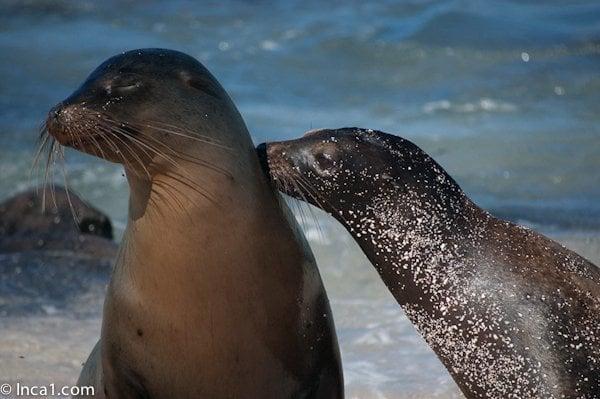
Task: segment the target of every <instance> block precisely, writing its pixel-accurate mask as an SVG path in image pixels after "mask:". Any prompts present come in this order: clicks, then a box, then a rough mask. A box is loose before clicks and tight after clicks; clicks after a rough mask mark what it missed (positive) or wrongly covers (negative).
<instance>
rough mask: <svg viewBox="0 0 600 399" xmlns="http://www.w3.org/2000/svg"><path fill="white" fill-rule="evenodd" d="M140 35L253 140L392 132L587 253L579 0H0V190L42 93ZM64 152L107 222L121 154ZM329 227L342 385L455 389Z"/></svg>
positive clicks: (591, 16)
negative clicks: (235, 112)
mask: <svg viewBox="0 0 600 399" xmlns="http://www.w3.org/2000/svg"><path fill="white" fill-rule="evenodd" d="M141 47H166V48H173V49H178V50H181V51H184V52H187V53H189V54H191V55H193V56H195V57H197V58H198V59H199V60H201V61H202V62H203V63H204V64H205V65H206V66H207V67H208V68H209V69H210V70H211V71H212V72H213V74H214V75H215V76H217V78H218V79H219V80H220V81H221V83H222V85H223V86H224V87H225V88H226V90H228V92H229V93H230V94H231V96H232V98H233V99H234V101H235V102H236V104H237V105H238V107H239V109H240V112H241V113H242V115H243V117H244V119H245V120H246V123H247V125H248V127H249V130H250V132H251V134H252V135H253V138H254V140H255V142H256V143H259V142H262V141H265V140H281V139H286V138H293V137H297V136H299V135H301V134H302V133H303V132H304V131H305V130H308V129H311V128H317V127H342V126H360V127H368V128H373V129H380V130H384V131H386V132H391V133H396V134H399V135H402V136H404V137H407V138H409V139H410V140H412V141H414V142H415V143H417V144H418V145H420V146H421V147H422V148H423V149H424V150H426V151H427V152H429V153H430V154H431V155H432V156H433V157H434V158H435V159H436V160H438V161H439V162H440V163H441V164H442V165H443V166H444V167H445V168H446V169H447V171H448V172H449V173H450V174H451V175H452V176H453V177H455V178H456V180H457V181H458V182H459V183H460V184H461V185H462V187H463V188H464V189H465V191H466V192H467V193H468V194H469V195H470V196H471V197H472V198H474V199H475V200H476V202H478V203H479V204H480V205H482V206H483V207H485V208H487V209H489V210H491V211H492V212H493V213H495V214H497V215H499V216H502V217H505V218H508V219H512V220H516V221H518V222H520V223H524V224H528V225H531V226H533V227H535V228H538V229H540V230H542V231H544V232H547V233H549V234H554V235H555V236H556V237H566V238H564V241H566V242H568V243H571V244H572V245H573V246H574V247H576V248H577V249H579V250H580V251H583V252H584V253H585V254H586V255H587V256H588V257H590V258H591V259H592V260H593V261H596V262H597V260H598V259H600V255H599V254H600V250H599V249H598V248H599V246H598V241H597V240H596V239H595V238H594V237H597V235H598V232H599V231H600V201H599V199H600V73H599V72H600V3H598V2H596V1H570V2H564V1H466V0H464V1H427V0H412V1H332V2H328V3H327V4H324V3H323V2H319V1H300V0H291V1H282V2H277V3H275V2H267V1H255V2H243V1H219V2H193V1H168V2H167V1H164V2H159V1H102V2H96V1H85V0H83V1H77V0H71V1H69V0H62V1H61V0H54V1H49V0H46V1H44V0H39V1H7V0H2V1H0V54H1V56H0V76H2V79H0V198H4V197H6V196H8V195H10V194H12V193H14V192H16V191H19V190H21V189H24V188H25V187H28V186H29V185H32V184H34V181H31V180H29V178H28V172H29V168H30V165H31V161H32V157H33V152H34V147H35V140H36V137H37V129H38V126H39V124H40V122H41V121H42V120H43V119H44V117H45V114H46V112H47V111H48V110H49V109H50V107H51V106H52V105H54V104H55V103H56V102H58V101H60V100H61V99H63V98H65V97H66V96H67V95H68V94H69V93H70V92H72V91H73V90H74V89H75V88H76V87H77V86H78V85H79V84H80V83H81V82H82V81H83V79H84V78H85V77H86V76H87V74H88V73H89V72H91V71H92V70H93V69H94V68H95V67H96V66H97V65H98V64H100V62H102V61H103V60H104V59H106V58H108V57H109V56H111V55H114V54H116V53H119V52H121V51H124V50H129V49H133V48H141ZM67 159H68V162H67V170H68V171H69V181H70V185H71V187H72V189H74V190H75V191H77V192H79V193H80V194H82V196H83V197H84V198H85V199H87V200H88V201H90V202H92V203H93V204H94V205H96V206H97V207H99V208H100V209H102V210H104V211H105V212H107V213H108V214H109V215H110V216H111V217H112V218H113V219H114V220H115V223H116V224H117V227H119V226H122V225H123V223H124V220H125V216H126V209H127V206H126V201H127V186H126V182H125V180H124V178H123V177H122V173H121V169H120V167H119V166H118V165H110V164H107V163H105V162H103V161H99V160H95V159H93V158H91V157H89V156H85V155H81V154H78V153H75V152H74V151H70V152H68V153H67ZM319 217H322V218H323V220H324V222H323V224H324V225H325V226H326V227H327V226H329V224H330V223H332V222H331V221H330V220H328V219H326V218H325V217H324V216H322V215H321V216H319ZM307 231H308V233H309V234H308V235H309V239H311V231H310V228H309V230H307ZM329 231H330V233H329V234H326V235H327V237H325V238H324V239H323V238H321V239H320V240H319V239H317V240H312V239H311V243H313V244H314V249H315V251H316V253H317V257H318V259H319V261H320V264H321V265H322V272H323V274H324V278H325V279H326V284H327V286H328V290H330V292H331V294H330V296H331V297H332V302H333V305H334V311H335V315H334V316H335V317H336V320H337V321H338V327H340V340H341V344H342V351H343V353H344V360H345V364H346V365H347V366H346V375H347V380H348V384H349V388H348V389H349V392H350V395H355V396H356V397H371V396H372V397H377V396H375V395H379V394H381V395H387V396H385V397H413V396H410V395H412V394H414V395H416V396H415V397H417V396H418V395H420V394H423V395H424V396H425V397H429V396H432V395H434V394H435V395H437V394H440V395H442V396H443V395H450V394H449V393H448V392H454V391H453V389H454V388H452V384H451V382H449V378H448V377H447V375H446V374H445V371H444V370H443V369H441V368H440V367H441V366H440V365H439V364H438V363H437V360H436V359H435V357H433V355H431V353H429V352H428V351H427V348H426V347H425V346H423V343H422V342H420V341H419V339H420V338H418V336H416V335H415V333H414V332H413V331H412V330H411V327H410V325H409V324H408V323H407V322H406V320H405V319H404V318H403V316H402V314H401V313H400V312H399V311H397V309H396V307H395V303H393V302H392V301H391V300H390V298H389V297H387V296H385V295H386V294H385V292H384V293H381V292H382V291H384V288H383V286H382V285H378V284H380V283H379V282H378V281H377V278H376V276H375V275H374V274H373V273H371V272H364V271H363V269H368V268H369V266H368V264H367V262H366V260H364V258H362V255H361V254H360V253H359V251H358V250H357V249H356V248H355V247H352V245H353V244H352V243H351V242H350V239H349V238H348V237H346V236H344V235H343V234H344V233H343V232H342V231H341V230H338V229H337V228H336V227H335V226H333V227H331V229H330V230H329ZM572 237H576V238H572ZM581 237H583V238H581ZM590 237H591V238H590ZM582 240H583V241H582ZM341 249H343V251H345V252H344V255H343V256H342V257H341V260H340V258H339V256H337V255H338V254H339V253H340V251H341ZM340 262H342V263H344V264H343V265H340ZM369 273H371V274H369ZM365 281H368V282H369V283H368V284H367V285H368V287H369V288H367V289H365V291H360V290H357V288H359V287H362V286H364V282H365ZM390 320H391V321H390ZM369 326H370V327H369ZM86 342H87V341H86ZM407 348H408V349H407ZM411 348H416V349H411ZM392 349H393V350H392ZM411 350H412V352H411ZM406 351H408V352H406ZM405 352H406V353H405ZM403 354H404V355H403ZM0 356H1V353H0ZM420 356H424V357H420ZM406 357H409V359H408V360H407V359H406ZM403 359H404V360H403ZM346 360H347V361H346ZM415 365H417V366H415ZM424 370H425V371H426V372H424ZM432 387H433V388H432ZM437 387H441V388H439V389H438V388H437ZM434 388H435V389H434ZM405 392H408V394H407V395H408V396H406V395H404V396H403V393H405ZM440 392H441V393H440ZM435 395H434V396H435ZM351 397H352V396H351Z"/></svg>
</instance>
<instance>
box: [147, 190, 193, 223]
mask: <svg viewBox="0 0 600 399" xmlns="http://www.w3.org/2000/svg"><path fill="white" fill-rule="evenodd" d="M155 184H156V187H157V188H162V189H163V190H164V191H165V192H167V193H168V194H169V196H171V198H172V199H173V202H175V203H176V204H177V205H178V206H179V208H180V209H181V210H182V211H184V212H185V213H186V214H187V216H188V218H189V219H190V220H193V218H192V217H191V215H190V213H189V211H188V209H187V207H186V206H185V205H184V203H183V202H182V201H181V200H180V199H179V198H177V196H176V195H175V194H173V193H172V191H177V192H178V193H179V194H180V195H181V196H183V197H185V198H186V199H187V200H188V201H191V199H190V198H189V197H188V196H187V195H186V193H184V192H183V191H182V190H181V189H180V188H179V187H177V185H175V184H173V183H171V182H169V181H166V180H161V181H160V182H156V181H155ZM153 185H154V184H153Z"/></svg>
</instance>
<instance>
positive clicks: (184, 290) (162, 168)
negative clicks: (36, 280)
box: [46, 49, 343, 399]
mask: <svg viewBox="0 0 600 399" xmlns="http://www.w3.org/2000/svg"><path fill="white" fill-rule="evenodd" d="M46 126H47V131H48V133H49V136H47V138H46V140H47V141H53V140H56V142H57V143H60V144H62V145H66V146H70V147H73V148H75V149H77V150H80V151H83V152H86V153H89V154H91V155H94V156H97V157H101V158H103V159H106V160H108V161H112V162H119V163H122V164H123V166H124V168H125V172H126V176H127V179H128V183H129V187H130V200H129V215H128V221H127V227H126V230H125V233H124V236H123V240H122V243H121V246H120V251H119V255H118V257H117V260H116V263H115V266H114V271H113V275H112V278H111V281H110V284H109V287H108V292H107V296H106V300H105V304H104V313H103V322H102V332H101V337H100V340H99V342H98V344H97V345H96V347H95V348H94V350H93V351H92V353H91V355H90V357H89V358H88V360H87V362H86V363H85V366H84V369H83V371H82V373H81V375H80V378H79V381H78V385H80V386H88V385H91V386H94V387H95V392H96V395H97V396H96V397H100V398H102V397H111V398H124V397H144V398H198V397H207V398H232V397H235V398H258V397H260V398H273V399H275V398H297V397H303V398H304V397H305V398H322V397H327V398H338V397H343V379H342V373H341V366H340V361H339V350H338V347H337V339H336V335H335V330H334V325H333V320H332V317H331V311H330V308H329V303H328V299H327V296H326V294H325V291H324V288H323V285H322V282H321V278H320V276H319V272H318V270H317V268H316V265H315V263H314V259H313V256H312V254H311V252H310V250H309V249H308V247H307V246H306V242H305V240H304V239H303V237H302V236H300V235H298V234H299V233H298V231H299V229H298V228H297V227H296V226H295V225H294V224H293V223H294V222H293V220H292V218H291V217H290V213H289V210H287V208H285V205H283V203H282V201H281V200H280V198H279V197H278V196H277V194H276V193H275V192H273V190H272V189H271V188H270V186H269V185H268V183H267V180H266V178H265V176H264V175H263V173H262V171H261V169H260V165H259V161H258V159H257V156H256V153H255V151H254V146H253V144H252V141H251V139H250V136H249V134H248V131H247V129H246V126H245V124H244V122H243V120H242V118H241V116H240V115H239V113H238V112H237V109H236V108H235V106H234V104H233V103H232V102H231V100H230V99H229V96H228V95H227V93H225V91H224V90H223V89H222V87H221V86H220V85H219V83H218V82H217V81H216V80H215V79H214V77H213V76H212V75H211V74H210V73H209V72H208V71H207V70H206V68H204V66H202V65H201V64H200V63H199V62H198V61H196V60H195V59H193V58H192V57H190V56H188V55H185V54H183V53H180V52H176V51H171V50H162V49H146V50H135V51H130V52H126V53H123V54H121V55H118V56H115V57H113V58H110V59H109V60H107V61H106V62H104V63H103V64H102V65H100V66H99V67H98V68H97V69H96V70H95V71H94V72H93V73H92V74H91V75H90V76H89V77H88V79H87V80H86V81H85V82H84V83H83V85H82V86H81V87H80V88H79V89H77V90H76V91H75V92H74V93H73V94H72V95H71V96H70V97H69V98H67V99H66V100H64V101H63V102H61V103H60V104H58V105H57V106H56V107H55V108H53V110H52V111H51V112H50V114H49V116H48V119H47V122H46ZM55 145H56V144H54V142H52V143H51V145H50V146H51V147H53V146H55ZM248 237H251V238H252V239H248Z"/></svg>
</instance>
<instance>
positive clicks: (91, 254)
mask: <svg viewBox="0 0 600 399" xmlns="http://www.w3.org/2000/svg"><path fill="white" fill-rule="evenodd" d="M43 190H44V189H43V188H41V187H40V188H39V189H33V190H28V191H25V192H22V193H19V194H16V195H14V196H13V197H10V198H8V199H6V200H4V201H3V202H2V203H0V316H3V317H4V316H9V317H11V316H23V315H30V316H31V315H55V314H57V313H59V312H63V311H68V312H69V313H70V314H71V315H76V316H77V317H81V316H85V315H89V314H90V313H93V312H95V311H96V309H98V306H100V305H101V301H100V300H99V299H98V298H101V297H102V296H103V293H104V291H105V289H106V283H107V282H108V276H109V274H110V270H111V267H112V263H113V260H114V257H115V255H116V253H117V244H116V243H115V242H114V241H113V240H112V230H113V229H112V224H111V222H110V220H109V218H108V217H107V216H106V215H104V214H103V213H102V212H100V211H99V210H97V209H95V208H93V207H91V206H90V205H88V204H87V203H85V202H84V201H83V200H81V198H79V196H77V194H75V193H74V192H70V193H69V195H68V196H67V192H66V190H65V189H64V188H62V187H60V186H56V187H54V188H53V193H52V194H50V193H47V198H46V210H45V212H43V211H42V209H43V207H42V203H43V201H44V200H43V198H44V195H43ZM7 324H8V322H7ZM2 333H5V331H4V330H3V331H2Z"/></svg>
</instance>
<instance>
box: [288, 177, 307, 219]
mask: <svg viewBox="0 0 600 399" xmlns="http://www.w3.org/2000/svg"><path fill="white" fill-rule="evenodd" d="M288 178H289V182H290V183H291V185H292V186H293V187H294V189H295V190H296V192H298V194H300V196H301V197H304V194H303V193H302V189H301V188H300V187H299V186H298V185H297V184H296V182H295V181H294V179H293V176H289V175H288ZM296 206H297V209H298V212H299V214H300V219H301V221H302V226H303V227H304V226H306V215H305V213H304V209H303V208H302V204H301V203H300V201H298V202H296Z"/></svg>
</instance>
